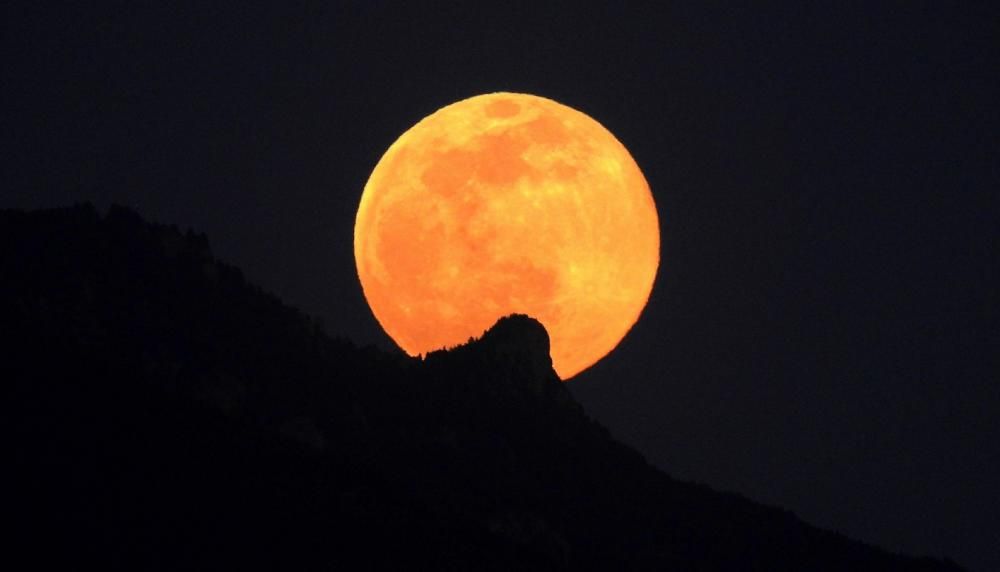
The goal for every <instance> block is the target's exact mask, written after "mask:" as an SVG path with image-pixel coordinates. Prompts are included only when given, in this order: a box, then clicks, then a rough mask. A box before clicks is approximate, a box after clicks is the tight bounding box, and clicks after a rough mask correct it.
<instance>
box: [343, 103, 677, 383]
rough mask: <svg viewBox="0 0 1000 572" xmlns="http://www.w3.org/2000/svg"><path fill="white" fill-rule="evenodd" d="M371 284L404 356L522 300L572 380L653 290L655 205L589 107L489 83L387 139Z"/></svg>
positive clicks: (367, 202)
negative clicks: (500, 89) (498, 89)
mask: <svg viewBox="0 0 1000 572" xmlns="http://www.w3.org/2000/svg"><path fill="white" fill-rule="evenodd" d="M354 255H355V261H356V263H357V269H358V276H359V278H360V280H361V285H362V288H363V289H364V294H365V298H366V299H367V300H368V304H369V305H370V306H371V309H372V312H373V313H374V314H375V317H376V319H377V320H378V321H379V323H380V324H381V325H382V327H383V328H384V329H385V331H386V333H388V334H389V336H390V337H391V338H392V339H393V340H395V342H396V343H397V344H399V346H400V347H401V348H402V349H403V350H404V351H406V352H407V353H408V354H410V355H420V354H425V353H427V352H430V351H433V350H437V349H441V348H445V347H453V346H456V345H459V344H462V343H465V342H467V341H468V340H469V339H470V338H472V337H478V336H480V335H482V333H483V332H484V331H485V330H486V329H488V328H489V327H490V326H492V325H493V324H494V323H495V322H496V321H497V319H499V318H501V317H503V316H506V315H509V314H512V313H521V314H528V315H530V316H532V317H534V318H535V319H537V320H538V321H539V322H541V323H542V324H543V325H544V326H545V328H546V330H547V331H548V333H549V338H550V346H551V356H552V364H553V367H554V368H555V370H556V373H558V374H559V377H560V378H561V379H563V380H568V379H569V378H571V377H573V376H574V375H576V374H577V373H579V372H580V371H582V370H584V369H586V368H588V367H590V366H591V365H593V364H594V363H595V362H597V361H598V360H599V359H601V358H602V357H604V356H605V355H607V354H608V353H609V352H610V351H611V350H612V349H614V348H615V346H617V345H618V343H619V342H620V341H621V340H622V338H623V337H624V336H625V334H626V333H628V331H629V329H631V327H632V326H633V324H635V322H636V320H637V319H638V317H639V314H640V313H641V312H642V309H643V307H645V305H646V301H647V300H648V298H649V294H650V291H651V289H652V287H653V280H654V278H655V277H656V271H657V267H658V265H659V256H660V233H659V221H658V217H657V213H656V206H655V204H654V202H653V197H652V194H651V193H650V190H649V185H648V184H647V183H646V180H645V178H644V177H643V175H642V172H641V171H640V170H639V167H638V165H636V163H635V161H634V160H633V159H632V156H631V155H630V154H629V152H628V151H627V150H626V149H625V147H624V146H623V145H622V144H621V143H620V142H619V141H618V140H617V139H616V138H615V137H614V135H612V134H611V133H610V132H609V131H608V130H607V129H605V128H604V127H603V126H602V125H601V124H599V123H598V122H597V121H595V120H594V119H591V118H590V117H588V116H587V115H585V114H583V113H581V112H579V111H576V110H574V109H572V108H570V107H567V106H565V105H562V104H560V103H557V102H555V101H552V100H550V99H545V98H542V97H537V96H533V95H527V94H520V93H492V94H486V95H479V96H476V97H472V98H469V99H465V100H462V101H459V102H457V103H453V104H451V105H449V106H447V107H444V108H442V109H440V110H438V111H436V112H435V113H433V114H431V115H429V116H428V117H426V118H424V119H423V120H421V121H420V122H419V123H417V124H416V125H414V126H413V127H412V128H410V129H409V130H408V131H406V132H405V133H403V134H402V135H401V136H400V137H399V139H397V140H396V141H395V142H394V143H393V144H392V145H391V146H390V147H389V149H388V150H387V151H386V152H385V155H384V156H383V157H382V159H381V160H380V161H379V162H378V164H377V165H376V166H375V170H374V171H373V172H372V174H371V177H370V178H369V179H368V183H367V184H366V185H365V189H364V193H363V194H362V197H361V205H360V207H359V208H358V214H357V220H356V223H355V227H354Z"/></svg>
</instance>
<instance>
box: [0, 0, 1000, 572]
mask: <svg viewBox="0 0 1000 572" xmlns="http://www.w3.org/2000/svg"><path fill="white" fill-rule="evenodd" d="M18 4H21V5H18ZM135 4H136V3H132V2H123V3H107V4H106V5H105V6H104V7H103V8H101V9H99V10H96V11H95V10H94V9H93V8H81V7H78V6H76V5H75V4H74V5H71V6H59V7H44V6H42V5H41V3H37V2H20V3H18V2H14V3H5V4H4V7H3V8H2V9H0V10H2V12H0V19H2V24H0V26H2V30H3V32H2V47H0V58H2V71H0V85H2V89H0V98H2V103H3V107H2V109H3V112H2V114H0V133H2V138H0V142H2V152H3V159H2V160H0V208H9V207H17V208H38V207H53V206H65V205H69V204H72V203H74V202H80V201H91V202H93V203H94V204H96V205H97V206H98V207H101V208H106V207H107V206H108V205H110V204H111V203H120V204H123V205H126V206H130V207H132V208H134V209H135V210H137V211H138V212H139V213H140V214H142V215H143V216H144V217H146V218H148V219H151V220H155V221H158V222H165V223H176V224H177V225H179V226H180V227H181V228H188V227H191V228H194V229H196V230H198V231H203V232H205V233H207V234H208V236H209V238H210V240H211V242H212V245H213V249H214V252H215V253H216V255H217V256H219V257H220V258H222V259H223V260H226V261H228V262H231V263H233V264H236V265H237V266H239V267H241V268H242V269H244V270H245V272H246V274H247V276H248V277H249V278H250V279H251V280H253V281H255V282H257V283H258V284H260V285H262V286H264V287H265V288H267V289H268V290H271V291H273V292H274V293H276V294H278V295H279V296H281V297H282V298H283V299H284V300H285V301H287V302H289V303H290V304H293V305H295V306H298V307H299V308H301V309H303V310H304V311H306V312H308V313H310V314H313V315H317V316H320V317H321V318H322V319H323V320H324V321H325V323H326V328H327V330H328V331H329V332H330V333H332V334H334V335H342V336H346V337H349V338H351V339H353V340H355V341H356V342H358V343H361V344H369V343H374V344H376V345H379V346H381V347H383V348H387V349H388V348H392V347H394V346H393V344H392V342H391V340H389V339H388V338H387V337H386V336H385V335H384V334H383V333H382V332H381V329H380V328H379V326H378V324H377V323H376V322H375V320H374V318H373V317H372V315H371V313H370V311H369V310H368V306H367V304H366V303H365V301H364V298H363V295H362V292H361V288H360V285H359V283H358V280H357V275H356V273H355V268H354V258H353V246H352V241H353V224H354V215H355V212H356V209H357V205H358V201H359V199H360V197H361V191H362V188H363V186H364V183H365V181H366V179H367V177H368V175H369V173H370V172H371V170H372V168H373V167H374V166H375V164H376V162H377V161H378V159H379V157H380V156H381V154H382V152H383V151H384V150H385V149H386V148H387V147H388V145H389V144H390V143H392V141H393V140H394V139H395V138H396V137H397V136H398V135H399V134H401V133H402V132H403V131H404V130H406V129H407V128H409V127H410V126H411V125H413V124H414V123H415V122H416V121H418V120H419V119H421V118H422V117H424V116H426V115H428V114H430V113H431V112H433V111H435V110H436V109H438V108H440V107H442V106H444V105H447V104H449V103H452V102H454V101H457V100H459V99H463V98H466V97H469V96H472V95H475V94H479V93H485V92H492V91H518V92H527V93H533V94H536V95H541V96H544V97H549V98H552V99H555V100H557V101H559V102H562V103H564V104H566V105H569V106H571V107H574V108H576V109H579V110H581V111H583V112H585V113H587V114H588V115H590V116H592V117H594V118H595V119H597V120H598V121H600V122H601V123H602V124H603V125H604V126H605V127H607V128H608V129H609V130H610V131H611V132H612V133H614V134H615V135H616V136H617V137H618V138H619V140H621V141H622V142H623V143H624V144H625V146H626V147H627V148H628V149H629V150H630V151H631V153H632V155H633V156H634V158H635V159H636V161H637V163H638V164H639V166H640V167H641V168H642V170H643V172H644V173H645V175H646V178H647V180H648V181H649V183H650V186H651V188H652V191H653V195H654V198H655V200H656V203H657V207H658V209H659V216H660V224H661V232H662V239H661V244H662V250H661V264H660V271H659V275H658V278H657V282H656V284H655V286H654V290H653V294H652V297H651V299H650V302H649V305H648V307H647V308H646V311H645V312H644V314H643V315H642V317H641V318H640V320H639V322H638V323H637V324H636V326H635V327H634V329H633V331H632V332H631V333H630V334H629V335H628V336H627V337H626V338H625V340H624V341H623V342H622V344H621V345H620V346H619V348H618V349H617V350H616V351H615V352H613V353H612V354H611V355H610V356H609V357H608V358H607V359H605V360H604V361H602V362H601V363H599V364H598V365H597V366H596V367H594V368H593V369H592V370H590V371H588V372H586V373H584V374H582V375H580V376H578V377H577V378H576V379H574V380H573V381H572V382H571V384H570V389H571V390H572V392H573V393H574V394H575V395H576V397H577V399H578V400H579V401H580V402H581V403H582V404H583V406H584V407H585V408H586V410H587V411H588V412H589V413H590V414H591V415H592V416H594V417H595V418H596V419H597V420H599V421H600V422H602V423H604V424H605V425H607V426H608V427H609V428H610V429H611V431H612V432H613V434H614V435H615V436H617V437H618V438H619V439H621V440H622V441H624V442H625V443H628V444H630V445H633V446H635V447H636V448H638V449H639V450H640V451H641V452H642V453H644V454H645V455H646V457H647V458H648V459H649V460H650V462H652V463H654V464H655V465H657V466H658V467H660V468H662V469H663V470H664V471H666V472H667V473H669V474H671V475H673V476H675V477H678V478H681V479H685V480H693V481H699V482H703V483H706V484H708V485H710V486H712V487H713V488H716V489H722V490H730V491H735V492H738V493H741V494H743V495H746V496H748V497H750V498H751V499H754V500H757V501H761V502H765V503H768V504H774V505H778V506H781V507H784V508H787V509H789V510H792V511H794V512H795V513H797V514H798V515H799V516H801V517H802V518H804V519H806V520H807V521H809V522H811V523H813V524H816V525H819V526H822V527H827V528H832V529H834V530H837V531H840V532H843V533H845V534H847V535H849V536H851V537H854V538H858V539H861V540H864V541H868V542H871V543H875V544H878V545H881V546H884V547H886V548H889V549H892V550H899V551H905V552H908V553H916V554H930V555H937V556H948V557H951V558H953V559H955V560H956V561H958V562H959V563H961V564H964V565H966V566H969V567H971V568H973V569H975V570H990V569H993V570H998V569H1000V508H998V507H1000V486H998V484H997V483H1000V422H998V421H997V415H998V414H1000V385H998V382H1000V379H998V377H1000V375H998V372H1000V359H998V358H997V355H1000V329H998V327H997V325H996V324H997V323H1000V316H998V315H997V314H998V305H997V303H998V291H1000V283H998V269H1000V257H998V255H997V247H998V245H1000V241H998V238H1000V236H998V228H1000V209H998V201H997V197H996V195H997V194H998V189H1000V168H998V159H1000V145H998V138H1000V135H998V134H1000V120H998V119H1000V118H998V115H1000V114H998V108H1000V106H998V105H997V102H998V101H1000V89H998V85H1000V82H998V76H1000V72H998V70H1000V50H998V42H1000V41H998V38H1000V10H998V9H996V8H989V7H988V5H989V4H990V3H985V2H984V3H982V4H981V5H982V6H983V8H981V9H977V8H975V7H973V4H978V3H971V2H970V3H962V4H963V5H964V7H963V8H960V9H959V8H956V7H955V6H954V5H957V4H959V3H951V2H938V3H933V4H931V5H930V6H925V7H921V6H918V5H917V4H918V3H915V2H906V3H886V4H894V6H884V7H882V8H873V7H872V6H871V5H870V4H874V3H871V2H850V3H843V2H837V3H822V4H821V5H822V6H824V7H820V6H819V5H817V6H812V5H811V4H812V3H810V2H789V3H788V5H786V6H782V5H780V4H777V5H769V6H767V7H762V6H758V7H755V8H753V9H749V8H734V7H724V8H723V7H714V6H708V5H707V3H704V2H690V3H689V4H691V5H693V7H691V6H688V7H664V6H660V5H659V4H650V5H649V6H647V7H640V6H638V5H636V6H630V7H628V8H619V7H613V6H612V5H611V4H609V5H608V6H605V7H596V8H584V3H567V4H564V5H561V6H557V5H550V6H547V7H540V6H537V5H536V4H539V3H537V2H529V3H524V4H515V3H498V4H497V5H496V6H494V7H487V6H486V5H483V4H480V3H472V2H466V3H462V4H458V5H453V6H452V7H436V8H433V9H428V8H426V7H423V4H424V3H422V2H409V3H405V4H404V5H403V6H389V5H386V4H384V3H380V2H358V3H357V4H358V5H361V6H337V3H335V2H315V3H308V4H301V5H300V4H297V3H295V5H291V4H293V3H289V2H282V3H276V4H280V6H275V7H272V8H269V9H268V8H249V7H246V6H244V5H243V4H244V3H242V2H237V3H234V5H233V6H224V3H222V2H206V3H197V7H196V8H180V7H176V5H175V4H176V3H160V4H162V5H161V6H160V7H144V8H138V7H136V6H135ZM614 4H618V3H614ZM828 4H829V5H836V6H838V8H835V9H834V8H828V7H825V6H826V5H828ZM375 5H377V6H378V7H375ZM653 6H655V8H654V7H653Z"/></svg>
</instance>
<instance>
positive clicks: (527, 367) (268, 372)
mask: <svg viewBox="0 0 1000 572" xmlns="http://www.w3.org/2000/svg"><path fill="white" fill-rule="evenodd" d="M0 276H2V277H3V279H2V280H0V334H2V336H3V338H4V339H3V342H2V346H0V348H2V349H0V351H2V364H3V365H2V369H0V372H2V375H0V377H2V378H3V383H4V389H5V392H4V394H5V395H6V396H7V397H6V399H5V400H4V407H5V411H4V414H3V416H4V418H5V419H8V420H10V422H11V423H12V431H11V433H10V435H11V436H12V441H13V446H12V447H11V448H10V449H8V451H9V453H8V457H7V460H6V463H5V466H6V467H7V469H6V470H5V471H4V472H5V473H7V474H9V475H12V476H13V484H12V485H8V491H9V493H10V496H11V497H12V502H8V503H5V504H6V506H5V510H4V512H5V515H6V517H7V519H6V520H7V521H8V522H9V523H11V524H13V528H14V530H15V535H14V536H13V537H8V540H9V541H12V542H11V544H12V546H14V547H15V552H16V553H20V554H14V555H10V556H17V557H19V558H22V557H23V558H27V559H28V560H27V562H29V563H31V565H30V566H28V567H25V569H37V570H42V569H69V570H72V569H92V568H96V569H123V570H203V569H213V568H217V569H226V570H257V569H260V570H264V569H276V570H313V569H327V570H336V569H388V568H392V569H433V570H564V569H565V570H569V569H574V570H580V569H592V570H645V569H649V570H680V571H696V570H741V571H743V570H767V571H776V570H795V571H822V570H844V571H848V570H849V571H858V570H880V571H884V570H912V571H917V570H926V571H936V570H941V571H944V570H959V568H958V567H957V566H955V565H954V564H952V563H950V562H941V561H937V560H932V559H918V558H910V557H904V556H898V555H893V554H889V553H887V552H884V551H882V550H879V549H877V548H874V547H871V546H867V545H864V544H862V543H859V542H855V541H851V540H849V539H847V538H844V537H842V536H840V535H837V534H834V533H831V532H826V531H823V530H819V529H816V528H813V527H811V526H809V525H807V524H805V523H803V522H801V521H800V520H798V519H797V518H796V517H795V516H794V515H793V514H791V513H789V512H786V511H782V510H778V509H775V508H769V507H765V506H761V505H759V504H755V503H753V502H750V501H748V500H746V499H744V498H741V497H739V496H736V495H732V494H725V493H719V492H716V491H712V490H710V489H708V488H706V487H703V486H696V485H692V484H687V483H681V482H678V481H675V480H673V479H671V478H670V477H668V476H667V475H665V474H663V473H661V472H659V471H657V470H656V469H654V468H652V467H651V466H649V465H648V464H647V463H646V462H645V461H644V460H643V458H642V457H641V456H640V455H639V454H638V453H636V452H635V451H633V450H632V449H630V448H628V447H626V446H624V445H622V444H619V443H617V442H615V441H614V440H612V439H611V437H610V436H609V435H608V433H607V431H605V430H604V429H603V428H602V427H601V426H600V425H599V424H597V423H595V422H594V421H592V420H590V419H589V418H588V417H587V416H586V414H585V413H584V412H583V411H582V410H581V408H580V407H579V406H578V405H577V404H576V403H575V402H574V401H573V399H572V397H571V396H570V394H569V393H568V392H567V391H566V389H565V387H564V386H563V385H562V384H561V383H560V382H559V380H558V378H557V377H556V375H555V373H554V372H553V370H552V368H551V362H550V360H549V356H548V336H547V334H546V333H545V330H544V328H542V326H541V325H540V324H538V323H537V322H535V321H534V320H532V319H530V318H528V317H525V316H513V317H509V318H505V319H503V320H501V321H500V322H498V324H497V325H496V326H495V327H494V328H492V329H491V330H490V331H489V332H486V333H485V334H484V336H483V337H482V338H481V339H479V340H476V341H471V342H470V343H469V344H468V345H465V346H462V347H458V348H454V349H452V350H449V351H442V352H437V353H434V354H431V355H429V356H427V358H426V359H425V360H417V359H411V358H406V357H403V356H399V355H391V354H387V353H384V352H380V351H377V350H374V349H370V348H363V349H362V348H357V347H355V346H354V345H353V344H351V343H350V342H347V341H343V340H337V339H332V338H330V337H328V336H327V335H326V334H325V333H324V332H323V330H322V328H321V327H320V326H319V325H318V324H317V323H315V322H314V321H313V320H311V319H310V318H308V317H307V316H305V315H303V314H301V313H300V312H297V311H296V310H293V309H291V308H289V307H287V306H285V305H283V304H282V303H281V302H280V301H279V300H278V299H277V298H275V297H274V296H272V295H270V294H267V293H265V292H263V291H261V290H260V289H259V288H257V287H255V286H253V285H251V284H248V283H247V282H246V281H245V280H244V278H243V276H242V274H241V273H240V271H239V270H237V269H235V268H233V267H231V266H227V265H225V264H223V263H220V262H218V261H216V260H215V259H214V258H213V257H212V255H211V253H210V250H209V247H208V242H207V240H206V239H205V237H204V236H201V235H196V234H193V233H190V232H188V233H182V232H180V231H178V230H177V229H176V228H175V227H168V226H160V225H153V224H149V223H146V222H144V221H143V220H141V219H140V218H139V217H138V216H137V215H136V214H134V213H132V212H130V211H128V210H125V209H121V208H112V209H111V211H110V212H109V213H108V214H107V215H101V214H99V213H98V212H96V211H95V210H94V209H93V208H91V207H89V206H80V207H74V208H68V209H61V210H51V211H39V212H32V213H24V212H15V211H0ZM10 556H9V557H10Z"/></svg>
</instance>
